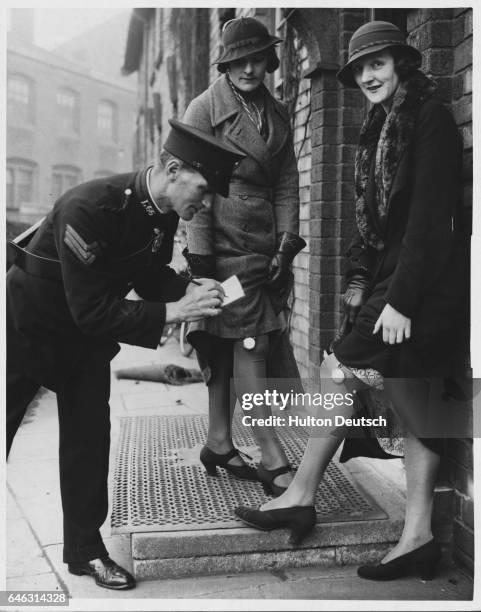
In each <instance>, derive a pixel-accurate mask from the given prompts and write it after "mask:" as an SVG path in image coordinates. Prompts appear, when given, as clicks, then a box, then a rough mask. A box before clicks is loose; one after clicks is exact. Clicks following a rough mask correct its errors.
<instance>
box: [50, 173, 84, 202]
mask: <svg viewBox="0 0 481 612" xmlns="http://www.w3.org/2000/svg"><path fill="white" fill-rule="evenodd" d="M81 180H82V174H81V172H80V170H79V169H78V168H76V167H75V166H54V168H53V171H52V196H53V199H54V200H57V199H58V198H59V197H60V196H61V195H62V194H63V193H65V192H66V191H68V190H69V189H71V188H72V187H75V186H76V185H78V184H79V183H80V182H81Z"/></svg>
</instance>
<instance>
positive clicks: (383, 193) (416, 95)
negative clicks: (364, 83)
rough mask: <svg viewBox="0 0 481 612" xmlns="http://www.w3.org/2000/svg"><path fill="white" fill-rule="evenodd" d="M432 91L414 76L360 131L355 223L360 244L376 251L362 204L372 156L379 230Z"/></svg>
mask: <svg viewBox="0 0 481 612" xmlns="http://www.w3.org/2000/svg"><path fill="white" fill-rule="evenodd" d="M434 90H435V84H434V82H433V81H432V80H431V79H429V78H428V77H426V76H425V75H424V74H422V73H421V72H417V73H416V74H415V75H414V77H412V78H411V79H410V80H409V81H407V82H405V83H401V84H400V85H399V87H398V89H397V91H396V93H395V94H394V98H393V103H392V106H391V110H390V111H389V113H388V115H387V116H386V114H385V112H384V109H383V108H382V106H381V105H380V104H379V105H378V104H376V105H375V106H373V107H372V109H371V110H370V111H369V113H368V116H367V118H366V120H365V122H364V124H363V126H362V128H361V133H360V136H359V147H358V149H357V153H356V160H355V179H354V183H355V193H356V222H357V226H358V229H359V233H360V234H361V236H362V238H363V240H364V242H365V243H366V244H367V245H369V246H372V247H374V248H375V249H376V250H377V251H382V250H383V248H384V240H383V237H382V236H379V233H378V232H376V230H375V224H374V222H373V219H372V213H371V210H370V209H369V205H368V202H367V200H366V187H367V184H368V181H369V174H370V168H371V161H372V156H373V155H375V172H374V175H375V196H376V208H377V215H378V218H379V222H380V224H381V227H384V226H385V223H386V219H387V215H388V212H389V209H388V207H389V196H390V194H391V188H392V185H393V182H394V177H395V176H396V171H397V168H398V165H399V162H400V160H401V157H402V156H403V154H404V152H405V151H406V149H407V147H409V145H410V143H411V142H412V139H413V136H414V128H415V123H416V118H417V115H418V112H419V109H420V107H421V104H422V103H423V102H424V101H425V100H426V99H427V98H428V97H429V96H431V95H432V93H433V92H434Z"/></svg>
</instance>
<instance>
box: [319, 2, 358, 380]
mask: <svg viewBox="0 0 481 612" xmlns="http://www.w3.org/2000/svg"><path fill="white" fill-rule="evenodd" d="M364 21H365V14H364V10H342V11H339V24H338V27H339V36H338V40H339V64H342V63H343V62H344V61H345V59H346V53H347V51H346V49H347V45H348V42H349V39H350V37H351V35H352V33H353V31H354V30H355V29H356V28H357V27H358V26H359V25H361V24H362V23H364ZM321 56H322V51H321ZM311 111H312V161H311V163H312V173H311V181H312V186H311V205H310V212H311V215H310V231H309V233H310V261H309V287H310V291H309V331H310V334H309V376H310V377H315V376H316V374H317V372H318V369H319V365H320V363H321V361H322V354H323V351H324V349H326V348H327V347H328V345H329V342H330V341H331V339H332V337H333V335H334V332H335V330H336V329H337V327H338V325H339V319H340V312H339V306H340V294H341V291H342V275H343V271H344V270H343V253H344V252H345V251H346V248H347V244H348V242H349V240H350V238H351V236H352V230H353V222H354V209H353V201H354V198H353V177H354V166H353V161H354V153H355V147H356V144H357V139H358V135H359V128H360V125H361V121H362V116H363V114H364V102H363V100H362V97H361V94H360V93H359V92H357V91H355V90H353V91H351V90H348V89H345V88H343V87H341V86H340V84H339V82H338V81H337V79H336V76H335V69H331V70H329V69H324V70H322V69H321V70H320V72H319V74H316V75H315V76H314V77H313V79H312V86H311Z"/></svg>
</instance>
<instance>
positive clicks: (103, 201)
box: [7, 120, 244, 589]
mask: <svg viewBox="0 0 481 612" xmlns="http://www.w3.org/2000/svg"><path fill="white" fill-rule="evenodd" d="M170 125H171V131H170V134H169V136H168V138H167V141H166V142H165V144H164V151H163V152H162V153H161V155H160V157H159V160H158V161H157V163H156V164H155V165H154V166H153V167H149V168H147V169H145V170H143V171H141V172H138V173H131V174H121V175H117V176H112V177H110V178H102V179H98V180H94V181H90V182H87V183H84V184H82V185H79V186H77V187H74V188H73V189H71V190H69V191H67V192H66V193H65V194H64V195H63V196H62V197H60V199H59V200H58V201H57V202H56V203H55V205H54V207H53V209H52V211H51V212H50V213H49V214H48V216H47V217H46V218H45V220H44V221H43V222H42V224H41V225H40V227H39V229H38V230H37V231H36V232H35V233H34V235H33V237H32V238H31V240H30V241H29V242H28V245H27V246H26V247H25V248H22V246H21V245H19V244H16V245H10V247H11V249H12V250H13V260H14V265H13V266H12V267H11V268H10V270H9V272H8V274H7V343H8V344H7V455H8V452H9V450H10V447H11V444H12V441H13V438H14V436H15V433H16V431H17V429H18V427H19V425H20V423H21V421H22V418H23V416H24V414H25V411H26V409H27V406H28V404H29V402H30V401H31V400H32V399H33V397H34V396H35V394H36V392H37V390H38V389H39V387H40V386H41V385H43V386H45V387H48V388H49V389H51V390H53V391H55V392H56V394H57V404H58V414H59V435H60V445H59V460H60V489H61V496H62V507H63V516H64V521H63V523H64V524H63V528H64V548H63V560H64V562H65V563H67V564H68V569H69V571H70V572H71V573H73V574H76V575H90V576H92V577H93V578H94V579H95V582H96V583H97V584H98V585H99V586H102V587H105V588H109V589H127V588H132V587H133V586H135V581H134V578H133V577H132V576H131V575H130V574H129V572H127V571H126V570H125V569H123V568H122V567H120V566H119V565H117V564H116V563H115V562H114V561H112V560H111V559H110V558H109V556H108V552H107V550H106V548H105V546H104V543H103V541H102V538H101V536H100V531H99V529H100V526H101V525H102V523H103V522H104V521H105V519H106V516H107V509H108V499H107V476H108V459H109V446H110V418H109V413H110V409H109V396H110V365H109V362H110V360H111V359H112V358H113V357H114V355H116V354H117V352H118V351H119V346H118V344H117V343H118V342H125V343H127V344H134V345H138V346H144V347H148V348H152V349H155V348H156V347H157V345H158V343H159V340H160V337H161V335H162V329H163V327H164V325H165V324H166V323H172V322H177V321H195V320H198V319H201V318H204V317H210V316H215V315H217V314H218V313H219V312H220V306H221V303H222V298H223V291H222V288H221V286H220V285H219V284H218V283H217V282H216V281H213V280H210V279H198V280H196V284H192V283H190V282H189V280H188V279H184V278H182V277H180V276H178V275H177V274H175V272H174V271H173V270H172V269H171V268H169V267H168V266H167V264H168V263H169V262H170V260H171V257H172V249H173V240H174V234H175V232H176V229H177V225H178V221H179V217H180V218H182V219H185V220H189V219H191V218H192V217H193V216H194V214H195V213H196V212H198V211H199V210H201V209H202V208H203V207H204V206H209V203H210V201H211V199H212V196H213V193H214V192H218V193H220V194H222V195H226V196H227V195H228V189H229V180H230V177H231V173H232V170H233V168H234V166H235V164H236V163H238V162H239V161H240V160H241V159H242V158H243V157H244V155H243V154H242V153H241V152H240V151H238V150H237V149H234V148H232V147H230V146H229V145H226V144H224V143H222V142H221V141H220V140H218V139H216V138H214V137H212V136H210V135H208V134H206V133H205V132H201V131H199V130H197V129H195V128H192V127H189V126H186V125H184V124H181V123H179V122H177V121H173V120H172V121H170ZM132 288H133V289H135V291H136V292H137V294H138V295H139V296H140V297H141V298H142V299H141V300H135V301H134V300H129V299H126V295H127V294H128V293H129V291H130V290H131V289H132Z"/></svg>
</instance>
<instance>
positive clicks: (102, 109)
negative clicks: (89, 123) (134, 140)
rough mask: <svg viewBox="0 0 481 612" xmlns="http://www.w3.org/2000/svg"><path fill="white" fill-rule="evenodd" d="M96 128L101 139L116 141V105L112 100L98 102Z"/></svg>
mask: <svg viewBox="0 0 481 612" xmlns="http://www.w3.org/2000/svg"><path fill="white" fill-rule="evenodd" d="M97 129H98V132H99V136H100V137H101V138H102V139H105V140H110V141H112V142H117V107H116V106H115V104H113V102H109V101H108V100H101V101H100V102H99V105H98V110H97Z"/></svg>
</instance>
